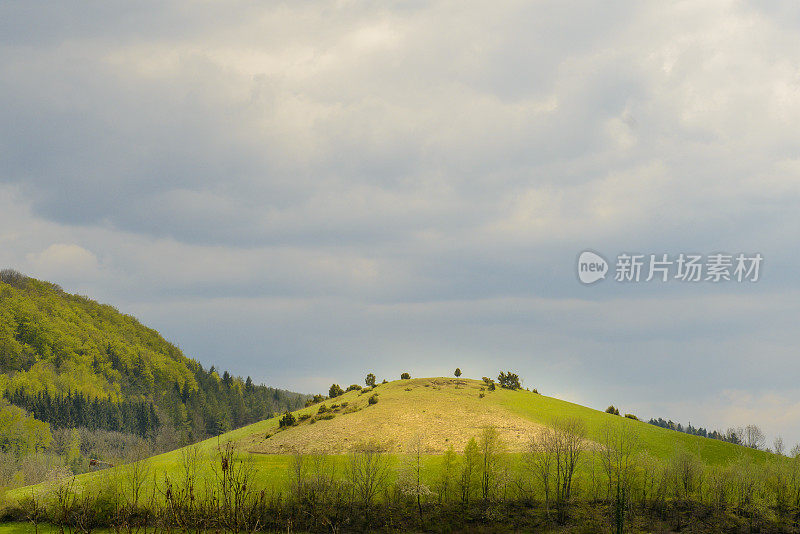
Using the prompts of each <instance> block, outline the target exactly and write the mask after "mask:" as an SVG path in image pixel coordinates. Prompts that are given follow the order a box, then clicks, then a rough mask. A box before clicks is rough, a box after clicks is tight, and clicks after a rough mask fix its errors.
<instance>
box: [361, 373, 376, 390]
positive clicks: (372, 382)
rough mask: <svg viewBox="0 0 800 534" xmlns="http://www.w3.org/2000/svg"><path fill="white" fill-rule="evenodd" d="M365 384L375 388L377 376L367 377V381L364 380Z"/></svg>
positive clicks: (369, 375) (370, 375)
mask: <svg viewBox="0 0 800 534" xmlns="http://www.w3.org/2000/svg"><path fill="white" fill-rule="evenodd" d="M364 382H365V383H366V384H367V386H368V387H371V388H374V387H375V375H374V374H372V373H369V374H368V375H367V378H366V380H364Z"/></svg>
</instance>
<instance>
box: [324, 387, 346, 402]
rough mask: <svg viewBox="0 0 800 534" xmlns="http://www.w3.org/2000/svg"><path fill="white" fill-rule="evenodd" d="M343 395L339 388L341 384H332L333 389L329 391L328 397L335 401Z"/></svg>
mask: <svg viewBox="0 0 800 534" xmlns="http://www.w3.org/2000/svg"><path fill="white" fill-rule="evenodd" d="M342 394H344V391H343V390H342V388H341V387H340V386H339V384H331V387H330V389H329V390H328V397H330V398H332V399H335V398H336V397H338V396H339V395H342Z"/></svg>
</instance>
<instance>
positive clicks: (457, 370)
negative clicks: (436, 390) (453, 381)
mask: <svg viewBox="0 0 800 534" xmlns="http://www.w3.org/2000/svg"><path fill="white" fill-rule="evenodd" d="M453 374H454V375H456V378H458V377H459V376H461V369H459V368H458V367H456V372H455V373H453Z"/></svg>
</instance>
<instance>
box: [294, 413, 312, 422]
mask: <svg viewBox="0 0 800 534" xmlns="http://www.w3.org/2000/svg"><path fill="white" fill-rule="evenodd" d="M310 417H311V414H310V413H304V414H303V415H301V416H300V417H298V418H297V420H298V421H305V420H306V419H308V418H310Z"/></svg>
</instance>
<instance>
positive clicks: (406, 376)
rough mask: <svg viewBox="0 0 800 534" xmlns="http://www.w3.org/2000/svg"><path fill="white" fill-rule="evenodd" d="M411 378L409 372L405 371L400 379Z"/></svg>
mask: <svg viewBox="0 0 800 534" xmlns="http://www.w3.org/2000/svg"><path fill="white" fill-rule="evenodd" d="M410 379H411V375H410V374H408V373H403V374H401V375H400V380H410Z"/></svg>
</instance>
